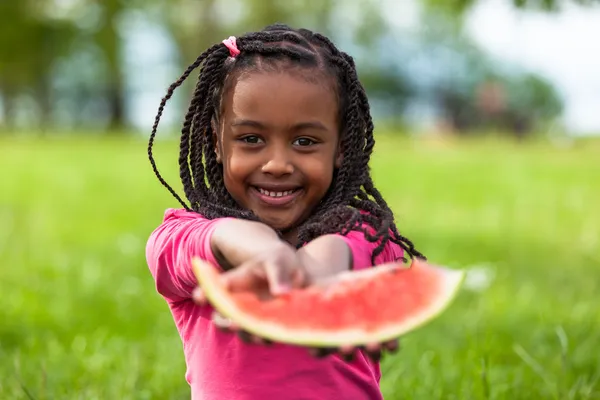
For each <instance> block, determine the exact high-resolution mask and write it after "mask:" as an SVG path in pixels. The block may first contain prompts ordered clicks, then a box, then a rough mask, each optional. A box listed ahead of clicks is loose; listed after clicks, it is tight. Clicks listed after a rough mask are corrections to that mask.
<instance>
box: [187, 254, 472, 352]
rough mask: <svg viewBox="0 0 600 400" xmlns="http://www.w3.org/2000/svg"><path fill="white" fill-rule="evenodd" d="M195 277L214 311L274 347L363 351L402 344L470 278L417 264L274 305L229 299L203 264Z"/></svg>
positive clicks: (239, 295)
mask: <svg viewBox="0 0 600 400" xmlns="http://www.w3.org/2000/svg"><path fill="white" fill-rule="evenodd" d="M192 265H193V269H194V273H195V275H196V277H197V279H198V281H199V284H200V286H201V288H202V290H203V292H204V294H205V296H206V298H207V299H208V301H209V302H210V303H211V304H212V305H213V307H214V308H215V309H216V310H217V311H218V312H219V313H220V314H221V315H222V316H224V317H226V318H229V319H230V320H231V321H233V322H235V323H236V324H237V325H239V327H240V328H241V329H244V330H246V331H248V332H249V333H251V334H254V335H256V336H259V337H262V338H264V339H269V340H271V341H274V342H280V343H288V344H295V345H302V346H310V347H342V346H363V345H369V344H375V343H382V342H386V341H389V340H393V339H396V338H398V337H400V336H402V335H403V334H405V333H407V332H410V331H412V330H414V329H416V328H417V327H419V326H422V325H423V324H425V323H427V322H429V321H430V320H432V319H434V318H435V317H436V316H438V315H439V314H440V313H441V312H442V311H444V309H446V307H447V306H448V305H449V304H450V303H451V301H452V299H453V298H454V296H455V294H456V293H457V291H458V288H459V287H460V285H461V283H462V281H463V278H464V271H461V270H452V269H447V268H443V267H438V266H432V265H430V264H428V263H426V262H425V261H421V260H413V262H412V263H411V266H410V267H407V266H406V265H404V264H402V263H389V264H383V265H380V266H377V267H373V268H369V269H365V270H360V271H348V272H344V273H342V274H339V275H336V276H335V277H334V278H331V279H329V280H328V281H323V282H320V283H318V284H315V285H311V286H309V287H307V288H303V289H294V290H292V291H291V292H289V293H286V294H284V295H279V296H276V297H273V298H271V299H268V300H265V299H260V298H259V297H258V296H257V295H256V294H255V293H252V292H236V293H233V292H229V291H228V290H227V289H226V288H225V287H224V285H223V284H222V283H221V282H220V280H219V271H218V270H217V269H216V268H215V267H214V266H213V265H212V264H209V263H207V262H205V261H203V260H201V259H199V258H194V259H193V260H192Z"/></svg>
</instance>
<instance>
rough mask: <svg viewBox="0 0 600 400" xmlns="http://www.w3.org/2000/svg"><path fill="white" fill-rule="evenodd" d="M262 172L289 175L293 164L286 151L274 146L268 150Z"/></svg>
mask: <svg viewBox="0 0 600 400" xmlns="http://www.w3.org/2000/svg"><path fill="white" fill-rule="evenodd" d="M262 172H263V173H265V174H270V175H273V176H283V175H290V174H292V173H294V164H293V163H292V160H291V159H290V157H289V156H288V154H287V151H285V150H284V149H281V148H274V149H273V151H271V152H270V154H269V158H268V159H267V162H266V163H265V164H264V165H263V166H262Z"/></svg>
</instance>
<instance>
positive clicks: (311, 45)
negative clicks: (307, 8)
mask: <svg viewBox="0 0 600 400" xmlns="http://www.w3.org/2000/svg"><path fill="white" fill-rule="evenodd" d="M237 45H238V48H239V50H240V52H241V53H240V54H239V55H238V56H237V57H236V58H235V59H233V58H230V57H229V51H228V49H227V48H226V47H225V46H224V45H223V44H217V45H214V46H212V47H211V48H209V49H208V50H207V51H205V52H204V53H202V54H201V55H200V56H199V57H198V58H197V59H196V61H194V63H193V64H192V65H190V66H189V67H188V68H187V69H186V71H185V72H184V73H183V75H182V76H181V77H180V78H179V79H178V80H177V81H176V82H175V83H173V84H172V85H171V86H170V87H169V89H168V91H167V95H166V96H165V97H164V98H163V99H162V101H161V104H160V106H159V110H158V114H157V117H156V121H155V124H154V126H153V129H152V134H151V136H150V141H149V146H148V155H149V158H150V162H151V164H152V167H153V169H154V172H155V173H156V175H157V177H158V179H159V180H160V182H161V183H162V184H163V185H164V186H165V187H166V188H167V189H168V190H169V192H171V194H172V195H173V196H174V197H175V198H176V199H177V200H178V201H179V202H180V203H181V204H182V205H183V206H184V207H185V208H186V209H187V210H188V211H195V212H199V213H201V214H202V215H204V216H205V217H206V218H219V217H226V216H228V217H234V218H243V219H250V220H258V218H257V216H256V215H255V214H254V213H253V212H252V211H250V210H245V209H243V208H241V207H240V206H239V205H238V204H237V202H236V201H235V200H234V199H233V197H232V196H231V195H230V194H229V192H228V191H227V188H226V187H225V183H224V180H223V166H222V164H220V163H219V162H218V160H217V157H216V154H215V146H216V145H217V144H216V143H215V142H214V137H215V136H216V133H217V132H215V131H214V129H215V128H216V127H217V126H218V124H219V120H220V117H221V113H222V104H221V102H222V98H223V95H224V93H225V92H226V90H228V87H229V86H228V85H229V84H230V83H231V77H232V76H234V74H235V73H239V72H241V71H243V70H261V69H265V68H270V69H269V70H277V71H289V70H290V67H291V68H296V67H297V68H301V69H305V70H309V71H310V70H318V71H320V72H323V73H325V74H326V75H327V74H328V75H329V76H331V77H335V79H336V91H337V95H338V103H339V104H338V106H339V121H340V139H341V143H340V149H341V152H342V154H343V158H342V163H341V165H340V167H339V168H337V169H336V170H335V171H334V176H333V180H332V184H331V187H330V189H329V191H328V192H327V194H326V195H325V197H324V198H323V199H322V200H321V202H320V203H319V205H318V206H317V207H316V209H315V210H313V213H312V215H311V216H310V217H309V218H308V219H307V220H306V221H304V222H302V223H301V225H300V226H299V227H298V238H299V241H300V242H303V243H305V242H309V241H311V240H312V239H314V238H316V237H318V236H321V235H323V234H327V233H336V232H340V233H341V234H343V235H346V234H348V233H349V232H350V231H353V230H356V231H360V232H362V233H363V234H364V236H365V238H366V239H367V240H368V241H370V242H373V243H377V247H376V248H375V250H374V251H373V254H372V259H373V261H374V259H375V257H376V256H377V255H378V254H380V253H381V252H382V251H383V249H384V248H385V245H386V244H387V243H388V242H389V241H391V242H393V243H396V244H398V245H399V246H401V247H402V248H403V249H404V250H405V251H406V252H407V253H408V255H409V256H410V257H420V258H425V257H424V256H423V255H422V254H421V253H420V252H419V251H417V250H416V249H415V246H414V244H413V243H412V242H411V241H410V240H408V239H407V238H406V237H404V236H402V235H400V233H399V232H398V229H397V227H396V225H395V222H394V215H393V212H392V210H391V209H390V207H389V206H388V204H387V203H386V202H385V200H384V199H383V196H382V195H381V193H380V192H379V191H378V190H377V189H376V188H375V186H374V184H373V180H372V178H371V175H370V169H369V161H370V158H371V154H372V152H373V148H374V146H375V139H374V137H373V130H374V125H373V120H372V117H371V113H370V107H369V102H368V98H367V95H366V92H365V90H364V88H363V86H362V85H361V83H360V81H359V79H358V76H357V73H356V66H355V63H354V60H353V58H352V57H351V56H349V55H348V54H346V53H344V52H342V51H340V50H338V49H337V47H336V46H335V45H334V44H333V43H332V42H331V40H329V39H328V38H327V37H325V36H323V35H321V34H319V33H313V32H311V31H309V30H306V29H300V30H293V29H291V28H289V27H288V26H286V25H281V24H276V25H272V26H269V27H267V28H265V29H264V30H263V31H260V32H252V33H248V34H246V35H243V36H241V37H238V38H237ZM201 65H202V68H201V71H200V74H199V77H198V83H197V85H196V88H195V91H194V94H193V97H192V100H191V102H190V106H189V109H188V112H187V114H186V116H185V118H184V123H183V127H182V130H181V142H180V156H179V164H180V176H181V181H182V184H183V188H184V192H185V195H186V197H187V199H188V200H189V201H190V203H191V208H190V207H188V206H187V205H186V204H185V203H184V202H183V200H182V199H181V198H180V197H179V196H178V195H177V194H176V193H175V191H174V190H173V189H172V188H171V187H170V186H169V185H168V184H167V183H166V182H165V181H164V179H163V178H162V177H161V176H160V174H159V173H158V169H157V168H156V164H155V162H154V159H153V158H152V145H153V142H154V137H155V135H156V130H157V127H158V122H159V120H160V117H161V115H162V112H163V110H164V107H165V104H166V102H167V101H168V100H169V99H170V98H171V96H172V95H173V91H174V90H175V89H176V88H177V87H179V86H180V85H181V84H182V83H183V81H184V80H185V79H186V78H187V77H188V76H189V75H190V73H191V72H192V71H193V70H194V69H195V68H198V67H199V66H201Z"/></svg>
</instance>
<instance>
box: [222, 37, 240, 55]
mask: <svg viewBox="0 0 600 400" xmlns="http://www.w3.org/2000/svg"><path fill="white" fill-rule="evenodd" d="M223 44H224V45H225V47H227V48H228V49H229V54H231V57H235V56H237V55H238V54H240V50H239V49H238V48H237V43H236V41H235V36H229V38H227V39H225V40H223Z"/></svg>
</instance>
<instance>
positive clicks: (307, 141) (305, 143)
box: [294, 138, 315, 147]
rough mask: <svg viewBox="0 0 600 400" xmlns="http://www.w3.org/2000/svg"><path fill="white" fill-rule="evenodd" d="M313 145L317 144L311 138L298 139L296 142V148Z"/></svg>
mask: <svg viewBox="0 0 600 400" xmlns="http://www.w3.org/2000/svg"><path fill="white" fill-rule="evenodd" d="M313 144H315V141H314V140H311V139H309V138H298V139H296V140H294V145H296V146H301V147H306V146H310V145H313Z"/></svg>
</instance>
